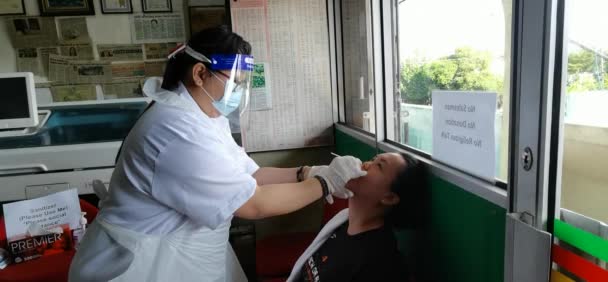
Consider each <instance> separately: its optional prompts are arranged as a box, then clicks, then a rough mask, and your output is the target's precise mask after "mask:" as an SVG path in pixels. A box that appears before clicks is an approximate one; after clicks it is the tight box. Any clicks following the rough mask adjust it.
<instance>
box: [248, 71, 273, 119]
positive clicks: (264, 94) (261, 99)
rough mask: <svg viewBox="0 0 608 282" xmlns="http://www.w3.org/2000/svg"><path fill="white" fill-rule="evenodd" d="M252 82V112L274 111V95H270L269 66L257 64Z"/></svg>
mask: <svg viewBox="0 0 608 282" xmlns="http://www.w3.org/2000/svg"><path fill="white" fill-rule="evenodd" d="M251 80H252V83H251V102H250V106H249V107H250V109H251V110H252V111H265V110H270V109H272V95H271V93H270V80H269V77H268V64H265V63H256V64H255V65H254V66H253V74H252V77H251Z"/></svg>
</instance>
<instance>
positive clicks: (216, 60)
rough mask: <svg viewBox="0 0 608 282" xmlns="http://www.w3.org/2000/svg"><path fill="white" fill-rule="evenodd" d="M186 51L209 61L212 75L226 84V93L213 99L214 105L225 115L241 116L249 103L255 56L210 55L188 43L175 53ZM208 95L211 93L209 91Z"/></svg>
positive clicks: (170, 56)
mask: <svg viewBox="0 0 608 282" xmlns="http://www.w3.org/2000/svg"><path fill="white" fill-rule="evenodd" d="M180 52H185V53H186V54H188V55H189V56H190V57H192V58H194V59H196V60H199V61H200V62H203V63H207V65H208V66H209V70H210V71H211V74H212V76H214V77H215V78H216V79H218V80H219V81H221V82H222V83H223V84H224V94H223V95H222V98H221V99H219V100H216V99H214V98H213V97H211V96H209V97H210V98H211V99H212V100H213V106H214V107H215V108H216V109H217V110H218V111H219V112H220V113H221V114H222V115H224V116H229V115H230V116H234V112H237V113H238V116H241V115H242V114H243V113H245V110H246V109H247V106H248V105H249V99H250V96H249V95H250V90H251V75H252V71H253V56H250V55H244V54H212V55H210V56H209V57H207V56H205V55H203V54H201V53H199V52H197V51H196V50H194V49H192V48H191V47H190V46H188V45H183V46H181V47H179V48H178V49H176V50H175V51H174V52H173V53H171V55H169V58H172V57H173V56H175V54H177V53H180ZM207 95H209V94H208V93H207Z"/></svg>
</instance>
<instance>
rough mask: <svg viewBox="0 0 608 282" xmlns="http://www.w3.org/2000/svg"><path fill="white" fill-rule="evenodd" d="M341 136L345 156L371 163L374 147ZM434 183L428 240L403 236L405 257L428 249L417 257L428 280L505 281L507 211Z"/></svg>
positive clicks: (338, 143)
mask: <svg viewBox="0 0 608 282" xmlns="http://www.w3.org/2000/svg"><path fill="white" fill-rule="evenodd" d="M335 136H336V153H338V154H340V155H352V156H356V157H358V158H361V159H362V160H368V159H370V158H371V157H373V156H374V155H375V154H376V149H375V148H374V147H373V146H369V145H367V144H365V143H363V142H361V141H359V140H358V139H356V138H353V137H352V136H350V135H348V134H347V133H344V132H342V131H340V130H336V134H335ZM430 181H431V207H430V211H426V212H425V213H426V216H427V217H428V221H429V224H428V228H427V230H425V232H424V233H425V236H424V238H425V239H424V241H415V240H412V237H411V234H408V232H401V233H397V234H398V236H399V237H401V238H398V239H399V243H400V245H401V246H400V248H401V249H402V252H404V253H412V252H413V251H412V250H413V249H414V247H415V246H413V244H418V247H420V244H423V246H422V249H423V250H424V252H423V253H422V254H420V255H418V257H417V258H416V259H417V260H418V262H417V265H418V269H417V271H418V272H420V273H421V274H423V276H424V277H426V279H423V280H429V281H463V282H465V281H466V282H493V281H503V271H504V239H505V216H506V211H505V209H504V208H502V207H499V206H496V205H494V204H492V203H490V202H488V201H486V200H485V199H482V198H480V197H478V196H476V195H473V194H471V193H469V192H467V191H465V190H463V189H461V188H460V187H458V186H456V185H453V184H452V183H450V182H448V181H445V180H443V179H441V178H438V177H434V176H432V179H431V180H430ZM415 242H416V243H415Z"/></svg>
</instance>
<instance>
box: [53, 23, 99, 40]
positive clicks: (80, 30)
mask: <svg viewBox="0 0 608 282" xmlns="http://www.w3.org/2000/svg"><path fill="white" fill-rule="evenodd" d="M57 23H58V25H59V34H61V41H62V42H63V43H67V44H75V43H89V42H91V38H90V37H89V30H88V28H87V19H86V18H84V17H79V18H59V19H57Z"/></svg>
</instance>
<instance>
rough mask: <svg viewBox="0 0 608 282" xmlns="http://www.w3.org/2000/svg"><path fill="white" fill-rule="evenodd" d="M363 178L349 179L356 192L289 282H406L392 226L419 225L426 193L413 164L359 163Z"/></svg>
mask: <svg viewBox="0 0 608 282" xmlns="http://www.w3.org/2000/svg"><path fill="white" fill-rule="evenodd" d="M362 166H363V170H365V171H367V175H366V176H364V177H361V178H357V179H354V180H351V181H350V182H348V183H347V185H346V188H347V189H349V190H350V191H352V192H353V193H354V196H353V197H352V198H350V199H349V202H348V206H349V208H348V209H345V210H342V211H341V212H339V213H338V214H337V215H336V216H335V217H334V218H332V219H331V220H330V221H329V222H328V223H327V224H326V225H325V226H324V227H323V229H322V230H321V232H319V234H318V235H317V237H316V238H315V240H314V241H313V242H312V244H311V245H310V246H309V247H308V248H307V249H306V251H304V254H302V256H300V258H299V259H298V260H297V262H296V264H295V266H294V268H293V270H292V271H291V275H290V276H289V279H288V280H287V281H295V282H300V281H305V282H308V281H311V282H328V281H331V282H338V281H408V277H407V275H406V271H405V265H404V264H403V259H402V258H401V256H400V253H399V252H398V250H397V242H396V240H395V237H394V235H393V227H396V228H407V227H416V226H419V224H421V222H419V221H421V220H422V217H421V216H420V213H421V212H422V211H421V209H422V208H423V205H424V203H425V202H426V199H425V198H424V196H423V195H426V192H427V191H428V187H427V184H426V183H427V182H426V181H427V179H426V177H427V175H426V173H425V172H426V171H425V168H424V167H423V166H422V165H421V164H420V163H419V162H418V161H416V160H415V159H413V158H411V157H409V156H406V155H400V154H395V153H387V154H380V155H378V156H377V157H376V158H374V159H373V160H372V161H369V162H366V163H363V165H362Z"/></svg>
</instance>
